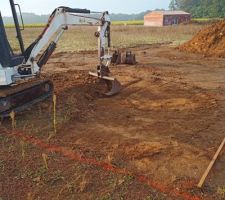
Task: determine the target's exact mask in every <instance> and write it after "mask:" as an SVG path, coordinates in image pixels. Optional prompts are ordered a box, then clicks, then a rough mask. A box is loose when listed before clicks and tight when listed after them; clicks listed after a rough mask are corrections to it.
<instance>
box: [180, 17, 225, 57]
mask: <svg viewBox="0 0 225 200" xmlns="http://www.w3.org/2000/svg"><path fill="white" fill-rule="evenodd" d="M179 49H180V50H182V51H186V52H189V53H201V54H204V55H205V56H215V57H225V20H222V21H219V22H216V23H214V24H212V25H210V26H209V27H207V28H205V29H203V30H201V31H200V32H199V33H198V34H197V35H196V36H194V38H193V39H192V40H190V41H188V42H186V43H184V44H183V45H181V46H180V47H179Z"/></svg>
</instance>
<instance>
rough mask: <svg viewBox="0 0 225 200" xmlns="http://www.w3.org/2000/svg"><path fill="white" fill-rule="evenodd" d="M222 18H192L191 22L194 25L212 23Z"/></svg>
mask: <svg viewBox="0 0 225 200" xmlns="http://www.w3.org/2000/svg"><path fill="white" fill-rule="evenodd" d="M223 19H224V18H193V19H192V20H191V21H192V22H195V23H213V22H216V21H219V20H223Z"/></svg>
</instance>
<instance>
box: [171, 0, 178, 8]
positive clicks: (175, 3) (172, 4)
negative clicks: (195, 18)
mask: <svg viewBox="0 0 225 200" xmlns="http://www.w3.org/2000/svg"><path fill="white" fill-rule="evenodd" d="M169 9H170V10H176V9H177V1H176V0H171V2H170V4H169Z"/></svg>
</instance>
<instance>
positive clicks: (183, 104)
mask: <svg viewBox="0 0 225 200" xmlns="http://www.w3.org/2000/svg"><path fill="white" fill-rule="evenodd" d="M131 50H132V51H133V52H135V53H136V57H137V61H138V64H137V65H135V66H126V65H119V66H115V67H112V70H111V71H112V74H113V76H115V77H117V78H118V80H120V81H121V83H122V85H123V90H122V92H121V93H120V94H119V95H117V96H115V97H111V98H104V97H103V96H102V95H101V93H99V92H98V90H99V89H100V90H103V88H104V86H103V85H102V83H100V82H99V81H96V80H95V79H93V78H90V77H88V75H87V74H88V71H89V70H94V69H95V66H96V52H92V51H90V52H83V53H82V52H80V53H57V54H55V55H53V57H52V59H51V60H50V62H49V64H48V65H47V66H45V69H44V71H43V73H44V77H47V78H50V79H52V80H53V82H54V84H55V92H56V95H57V123H58V125H57V134H56V135H55V136H53V133H54V131H53V128H52V110H53V109H52V102H51V100H48V101H46V102H43V103H41V104H39V105H38V106H36V107H33V108H32V109H30V110H28V111H25V112H24V113H22V114H21V115H19V116H17V118H16V120H17V129H18V131H19V132H22V134H25V135H29V136H35V137H37V138H39V139H41V140H42V141H44V142H45V143H46V144H49V145H50V146H51V145H56V146H58V147H60V148H65V149H67V150H68V151H70V152H71V151H72V152H76V153H79V155H81V156H82V157H84V158H88V159H93V160H92V161H90V162H84V160H85V159H80V160H79V159H75V158H74V159H70V157H69V156H68V155H67V154H66V153H64V154H60V153H57V151H54V149H53V150H51V152H50V151H48V148H47V147H46V146H45V147H44V146H43V145H40V144H37V143H35V142H32V141H30V142H29V141H28V140H25V139H24V137H23V136H21V135H20V136H18V137H19V138H18V137H17V136H14V137H12V136H11V135H10V133H5V132H4V131H3V132H4V134H2V135H0V149H1V151H0V199H3V200H5V199H10V200H11V199H46V200H47V199H99V200H100V199H102V200H103V199H106V200H109V199H140V200H141V199H143V200H145V199H146V200H147V199H174V200H177V199H186V200H188V199H194V197H196V199H197V198H198V199H206V200H207V199H218V200H219V199H224V195H225V194H224V193H222V192H221V190H219V188H223V187H224V186H225V156H224V155H225V154H224V152H225V150H223V152H222V154H221V156H220V157H219V159H218V161H217V162H216V165H215V166H214V168H213V170H212V172H211V173H210V175H209V177H208V178H207V180H206V183H205V185H204V188H203V190H198V189H196V187H195V186H196V184H197V182H198V181H199V179H200V177H201V176H202V174H203V172H204V170H205V169H206V167H207V166H208V164H209V162H210V160H211V159H212V157H213V155H214V153H215V151H216V150H217V148H218V146H219V144H220V143H221V141H222V139H223V138H224V135H225V133H224V130H225V123H224V116H225V101H224V100H225V64H224V63H225V59H222V58H205V57H203V56H201V55H196V54H195V55H194V54H187V53H183V52H179V51H178V50H176V49H174V48H173V47H171V46H169V45H160V44H158V45H157V44H156V45H146V46H142V47H135V48H133V49H131ZM10 123H11V122H10V120H4V121H3V122H2V127H3V126H4V127H7V128H8V129H10V126H11V125H10ZM49 136H51V137H50V139H49ZM24 140H25V142H23V141H24ZM46 149H47V150H46ZM43 154H44V155H47V157H48V158H47V164H48V169H46V164H45V162H44V159H43ZM98 162H99V163H102V162H103V163H107V164H108V165H109V166H112V167H115V168H117V169H124V173H121V172H120V170H110V169H108V168H109V167H108V168H107V167H104V166H103V167H102V165H101V166H100V165H98ZM125 171H126V172H125ZM140 175H141V176H145V177H147V178H148V181H140V178H137V177H138V176H140ZM150 182H151V183H152V184H150ZM146 183H147V184H146ZM176 191H179V192H176ZM188 195H189V196H188Z"/></svg>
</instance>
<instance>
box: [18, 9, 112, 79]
mask: <svg viewBox="0 0 225 200" xmlns="http://www.w3.org/2000/svg"><path fill="white" fill-rule="evenodd" d="M99 15H100V16H99ZM97 16H99V17H97ZM74 25H87V26H98V31H97V32H96V33H95V36H96V37H98V40H99V46H98V51H99V61H100V65H102V64H103V63H105V62H104V61H105V60H109V59H110V56H109V55H105V52H106V48H107V47H110V32H109V30H110V18H109V15H108V12H103V13H96V12H91V11H90V10H86V9H72V8H68V7H59V8H57V9H55V10H54V12H53V13H52V15H51V16H50V18H49V21H48V23H47V25H46V27H45V29H44V30H43V32H42V33H41V35H40V36H39V37H38V38H37V39H36V41H35V42H34V43H32V44H31V45H30V46H29V47H28V48H27V50H26V51H25V61H24V63H23V65H21V66H20V67H19V71H20V75H21V77H23V75H25V76H27V75H28V74H27V72H29V73H30V75H31V76H34V75H36V74H38V73H40V71H41V68H42V66H43V65H45V64H46V63H47V61H48V59H49V57H50V56H51V54H52V53H53V52H54V50H55V48H56V45H57V43H58V41H59V39H60V38H61V36H62V35H63V33H64V31H66V30H68V27H69V26H74ZM46 45H47V48H46V49H45V51H44V52H43V53H42V54H41V56H40V58H39V60H37V56H38V55H39V54H40V53H41V51H42V50H43V49H44V48H45V47H46ZM106 45H107V46H106ZM28 68H30V70H28ZM23 69H24V70H23ZM23 71H24V73H23ZM104 75H106V74H104Z"/></svg>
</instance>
